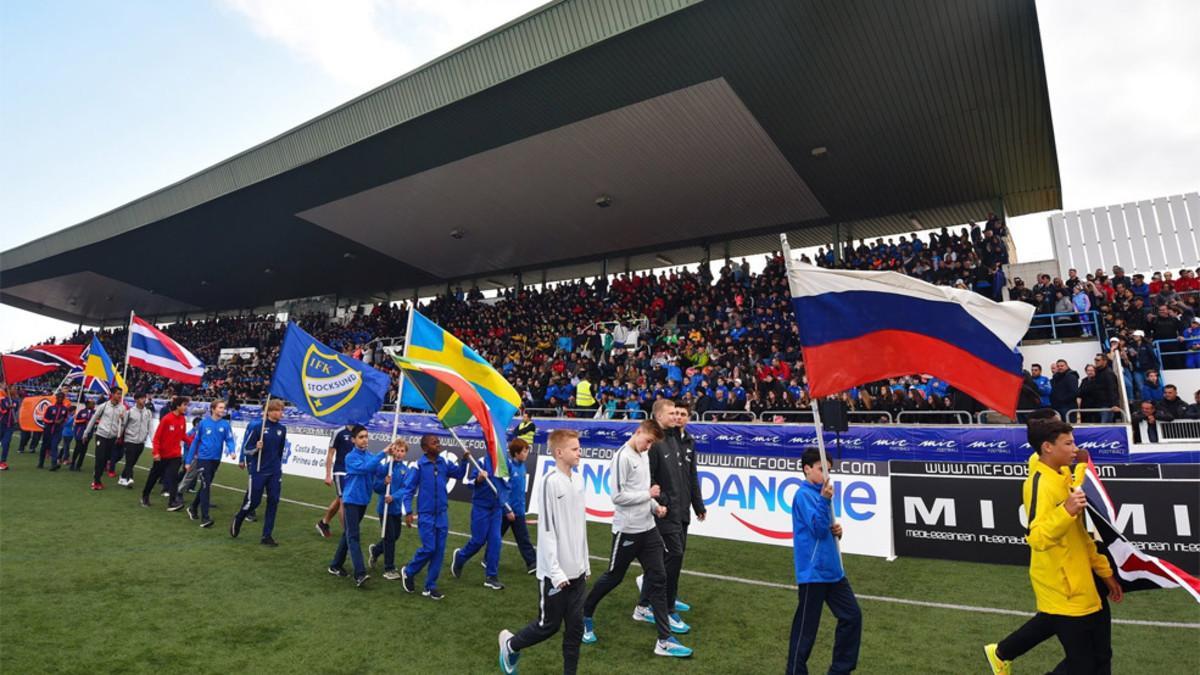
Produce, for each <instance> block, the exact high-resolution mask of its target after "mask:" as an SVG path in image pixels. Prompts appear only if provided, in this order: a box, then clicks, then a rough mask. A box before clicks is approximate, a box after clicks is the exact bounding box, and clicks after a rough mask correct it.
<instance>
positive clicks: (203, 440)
mask: <svg viewBox="0 0 1200 675" xmlns="http://www.w3.org/2000/svg"><path fill="white" fill-rule="evenodd" d="M221 446H225V451H226V452H228V453H229V454H230V455H232V454H233V453H235V452H237V443H235V442H234V440H233V427H231V426H229V420H228V419H225V418H221V419H219V420H214V419H213V418H212V415H207V416H205V417H204V419H202V420H200V426H198V427H196V435H195V437H194V438H192V444H191V445H189V446H188V451H187V459H185V460H184V462H183V463H184V464H191V463H192V461H193V460H195V459H196V456H197V455H199V458H200V459H221Z"/></svg>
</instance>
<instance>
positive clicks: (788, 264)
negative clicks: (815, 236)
mask: <svg viewBox="0 0 1200 675" xmlns="http://www.w3.org/2000/svg"><path fill="white" fill-rule="evenodd" d="M779 246H780V248H781V249H782V252H783V268H784V271H785V272H791V269H792V248H791V246H789V245H788V238H787V234H786V233H783V234H780V235H779ZM800 351H801V354H803V353H804V349H803V348H801V350H800ZM805 367H806V372H807V364H805ZM809 391H810V392H811V391H812V388H811V387H810V388H809ZM810 395H811V394H810ZM809 402H810V403H811V404H812V413H813V430H814V431H815V432H816V436H817V452H818V453H820V457H821V471H822V473H823V474H824V476H825V481H826V482H832V481H833V476H831V475H830V473H831V472H830V469H831V468H832V467H831V466H830V464H829V457H828V456H827V455H826V454H825V429H824V425H823V424H822V423H821V407H820V406H819V405H818V402H817V398H816V397H812V398H810V399H809ZM829 519H830V522H831V523H833V524H835V525H836V524H837V515H836V512H835V509H834V508H833V506H832V504H831V505H830V513H829ZM834 542H835V543H836V544H837V550H838V560H839V561H840V560H841V558H842V542H841V541H840V540H838V539H837V538H835V539H834Z"/></svg>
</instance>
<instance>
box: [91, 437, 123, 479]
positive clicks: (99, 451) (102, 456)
mask: <svg viewBox="0 0 1200 675" xmlns="http://www.w3.org/2000/svg"><path fill="white" fill-rule="evenodd" d="M119 447H120V444H119V443H117V439H115V438H105V437H103V436H97V437H96V468H95V469H93V470H92V482H93V483H99V482H100V477H101V476H103V475H104V468H105V467H106V466H107V465H108V460H109V457H110V456H111V455H112V454H113V449H114V448H119Z"/></svg>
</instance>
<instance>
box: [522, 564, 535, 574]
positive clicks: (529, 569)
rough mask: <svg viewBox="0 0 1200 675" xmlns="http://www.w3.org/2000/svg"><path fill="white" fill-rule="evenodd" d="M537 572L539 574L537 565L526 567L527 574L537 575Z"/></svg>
mask: <svg viewBox="0 0 1200 675" xmlns="http://www.w3.org/2000/svg"><path fill="white" fill-rule="evenodd" d="M536 572H537V565H526V566H525V574H535V573H536Z"/></svg>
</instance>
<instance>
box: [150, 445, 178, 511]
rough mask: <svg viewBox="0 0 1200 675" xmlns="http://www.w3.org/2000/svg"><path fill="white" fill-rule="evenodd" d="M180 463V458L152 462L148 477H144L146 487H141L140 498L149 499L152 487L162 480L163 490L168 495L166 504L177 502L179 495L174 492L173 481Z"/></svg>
mask: <svg viewBox="0 0 1200 675" xmlns="http://www.w3.org/2000/svg"><path fill="white" fill-rule="evenodd" d="M182 461H183V459H182V458H181V457H172V458H170V459H160V460H158V461H156V462H154V465H153V466H151V467H150V475H149V476H147V477H146V485H145V486H143V487H142V498H143V499H150V494H151V493H152V492H153V491H154V485H155V484H156V483H158V481H159V480H162V484H163V490H166V491H167V493H168V494H169V495H170V496H169V497H168V499H167V504H168V505H171V504H174V503H175V502H176V501H178V500H179V494H178V493H177V492H176V491H175V479H176V478H177V477H178V474H179V464H180V462H182Z"/></svg>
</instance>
